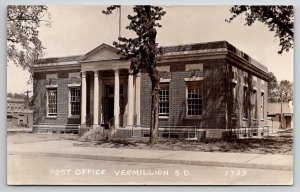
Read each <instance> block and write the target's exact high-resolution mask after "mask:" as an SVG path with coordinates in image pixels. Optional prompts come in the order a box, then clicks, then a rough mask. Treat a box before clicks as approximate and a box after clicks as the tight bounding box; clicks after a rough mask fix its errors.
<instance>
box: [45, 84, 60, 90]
mask: <svg viewBox="0 0 300 192" xmlns="http://www.w3.org/2000/svg"><path fill="white" fill-rule="evenodd" d="M57 87H58V85H52V84H51V85H46V89H49V88H57Z"/></svg>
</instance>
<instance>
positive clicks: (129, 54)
mask: <svg viewBox="0 0 300 192" xmlns="http://www.w3.org/2000/svg"><path fill="white" fill-rule="evenodd" d="M118 7H120V6H116V5H114V6H110V7H108V8H107V10H104V11H102V12H103V13H104V14H111V12H112V10H114V9H116V8H118ZM133 12H134V14H133V15H128V16H127V17H128V19H129V20H130V23H129V25H128V26H127V27H126V29H129V30H131V31H134V32H135V35H136V37H135V38H126V37H119V42H116V41H115V42H114V43H113V45H114V46H115V47H116V48H118V49H119V50H120V53H121V55H122V57H121V58H122V59H126V60H130V61H131V69H132V71H131V74H130V75H136V74H137V73H139V72H140V71H145V72H147V73H148V74H149V77H150V80H151V86H152V89H151V98H152V103H151V121H150V144H155V143H157V141H158V110H159V109H158V108H159V90H160V88H159V79H160V75H159V72H158V70H157V69H156V62H157V60H158V56H159V55H161V54H162V49H161V48H159V47H158V43H156V34H157V31H156V28H157V27H162V26H161V25H160V24H159V23H158V21H159V20H161V18H162V16H164V15H165V13H166V12H165V11H163V8H162V7H159V6H150V5H137V6H134V7H133Z"/></svg>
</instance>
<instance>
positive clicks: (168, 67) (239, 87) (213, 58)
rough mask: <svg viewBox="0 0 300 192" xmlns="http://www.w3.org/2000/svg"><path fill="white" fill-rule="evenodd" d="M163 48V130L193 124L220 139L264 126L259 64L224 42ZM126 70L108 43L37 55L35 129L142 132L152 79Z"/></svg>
mask: <svg viewBox="0 0 300 192" xmlns="http://www.w3.org/2000/svg"><path fill="white" fill-rule="evenodd" d="M163 49H164V55H163V56H161V57H160V59H159V61H158V63H157V68H158V70H159V71H160V89H161V90H160V103H159V127H160V128H161V129H162V128H165V127H169V128H170V127H171V128H172V130H173V129H176V128H177V129H182V128H184V127H191V126H193V127H195V129H196V130H197V131H204V132H205V133H206V137H211V138H218V137H222V135H223V133H227V132H229V131H231V132H232V131H233V132H236V131H238V130H243V129H244V128H245V129H244V130H245V131H246V132H247V134H250V131H249V130H250V129H247V128H253V127H254V128H258V129H259V128H263V127H264V126H265V125H266V120H267V106H266V105H267V94H268V91H267V86H268V78H269V75H268V70H267V68H266V67H265V66H263V65H262V64H260V63H258V62H256V61H255V60H254V59H252V58H251V57H250V56H248V55H247V54H246V53H243V52H242V51H240V50H238V49H237V48H235V47H234V46H233V45H231V44H230V43H228V42H226V41H217V42H208V43H197V44H187V45H178V46H170V47H164V48H163ZM129 70H130V61H125V60H121V59H120V57H119V55H118V50H116V49H115V48H113V47H111V46H109V45H106V44H102V45H100V46H98V47H97V48H95V49H93V50H92V51H90V52H88V53H87V54H85V55H79V56H68V57H58V58H45V59H40V60H38V62H37V63H36V64H35V65H34V67H33V71H34V100H35V109H34V125H35V126H34V127H35V129H36V130H37V131H42V130H51V131H76V132H77V131H80V130H87V129H92V128H99V127H100V128H101V127H103V126H104V125H106V124H109V125H113V126H114V129H115V130H116V135H118V133H124V132H126V130H131V131H134V132H135V134H136V133H142V131H139V130H144V129H147V128H149V124H150V110H151V81H150V78H149V76H148V74H147V73H144V72H143V71H141V73H139V74H138V75H136V76H132V75H129ZM247 130H248V131H247ZM248 132H249V133H248ZM119 135H124V134H119ZM129 136H130V134H129Z"/></svg>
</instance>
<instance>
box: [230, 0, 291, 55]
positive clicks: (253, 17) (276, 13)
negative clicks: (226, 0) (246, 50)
mask: <svg viewBox="0 0 300 192" xmlns="http://www.w3.org/2000/svg"><path fill="white" fill-rule="evenodd" d="M230 12H231V13H233V15H232V17H230V18H229V19H228V20H227V19H226V21H227V22H231V21H232V20H233V19H235V18H236V17H237V16H239V15H242V14H245V16H246V17H245V21H246V23H245V25H248V26H251V25H252V24H253V23H254V22H255V21H259V22H262V23H263V24H265V25H267V26H268V28H269V30H270V31H272V32H275V37H278V38H279V40H280V43H279V46H280V47H281V49H280V50H279V51H278V53H279V54H281V53H282V52H283V51H286V52H288V51H289V49H290V48H293V46H294V8H293V6H286V5H276V6H248V5H235V6H233V7H231V9H230Z"/></svg>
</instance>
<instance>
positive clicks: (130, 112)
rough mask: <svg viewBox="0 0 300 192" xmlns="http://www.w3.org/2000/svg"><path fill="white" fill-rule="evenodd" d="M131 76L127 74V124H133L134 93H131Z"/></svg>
mask: <svg viewBox="0 0 300 192" xmlns="http://www.w3.org/2000/svg"><path fill="white" fill-rule="evenodd" d="M133 91H134V90H133V76H132V75H130V74H129V75H128V91H127V92H128V98H127V100H128V103H127V104H128V112H127V126H132V125H133V111H134V103H133V101H134V94H133Z"/></svg>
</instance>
